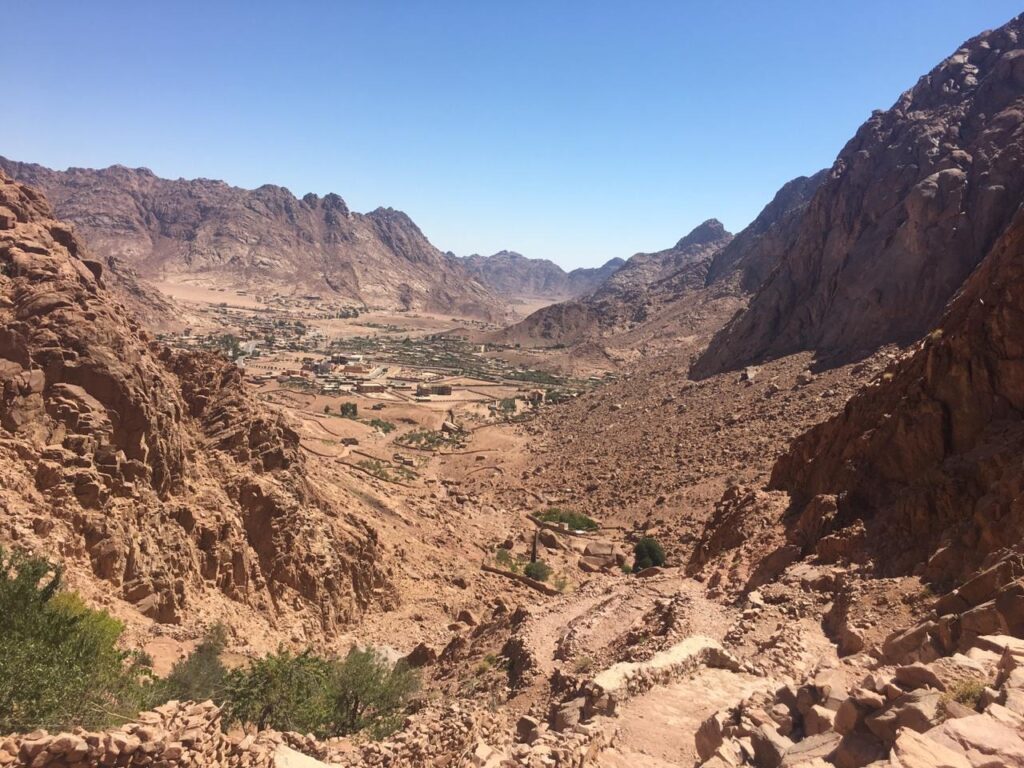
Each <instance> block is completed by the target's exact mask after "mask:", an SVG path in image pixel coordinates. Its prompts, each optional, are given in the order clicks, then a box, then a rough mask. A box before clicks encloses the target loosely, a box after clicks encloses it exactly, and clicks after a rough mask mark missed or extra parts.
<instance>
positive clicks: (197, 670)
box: [155, 623, 228, 703]
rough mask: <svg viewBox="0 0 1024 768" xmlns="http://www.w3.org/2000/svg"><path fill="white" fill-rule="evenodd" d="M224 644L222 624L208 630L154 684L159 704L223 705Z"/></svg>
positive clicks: (224, 636) (225, 669) (224, 633)
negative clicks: (204, 702)
mask: <svg viewBox="0 0 1024 768" xmlns="http://www.w3.org/2000/svg"><path fill="white" fill-rule="evenodd" d="M227 641H228V633H227V629H226V628H225V627H224V625H223V624H219V623H218V624H214V625H213V626H212V627H210V629H208V630H207V632H206V636H205V637H204V638H203V639H202V641H201V642H200V643H199V645H197V646H196V647H195V649H194V650H193V651H192V653H190V654H189V655H188V656H187V657H185V658H184V659H182V660H181V661H179V662H177V663H176V664H175V665H174V666H173V667H172V668H171V671H170V672H169V673H168V675H167V677H166V678H165V679H164V680H161V681H159V682H158V683H157V684H156V686H155V688H156V690H155V694H156V697H157V698H159V699H161V700H162V701H161V702H160V703H163V702H165V701H170V700H171V699H178V700H179V701H206V700H207V699H212V700H213V701H216V702H221V701H223V700H224V683H225V679H226V678H227V674H228V671H227V668H226V667H225V666H224V662H222V661H221V658H220V657H221V654H222V653H223V652H224V648H225V647H226V646H227Z"/></svg>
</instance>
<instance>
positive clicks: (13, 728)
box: [0, 549, 153, 733]
mask: <svg viewBox="0 0 1024 768" xmlns="http://www.w3.org/2000/svg"><path fill="white" fill-rule="evenodd" d="M61 577H62V571H61V569H60V568H57V567H54V566H52V565H51V564H50V563H48V562H46V561H45V560H42V559H40V558H35V557H30V556H28V555H25V554H21V553H18V552H13V553H12V552H5V551H4V550H2V549H0V733H14V732H22V733H24V732H28V731H31V730H34V729H36V728H48V729H50V730H56V729H67V728H71V727H74V726H82V727H85V728H101V727H105V726H108V725H113V724H117V723H121V722H126V721H127V720H129V719H130V718H131V717H133V716H134V715H135V714H136V713H137V712H138V711H139V709H141V708H142V707H143V706H145V704H146V703H147V700H148V698H149V696H150V693H151V688H152V680H153V676H152V671H151V669H150V662H149V659H148V658H147V657H145V656H144V655H143V654H140V653H134V652H130V651H123V650H121V649H120V648H118V641H119V639H120V637H121V633H122V632H123V630H124V627H123V626H122V624H121V623H120V622H119V621H117V620H116V619H114V618H113V617H111V616H110V615H109V614H108V613H106V612H105V611H95V610H92V609H91V608H88V607H86V605H85V604H84V603H83V602H82V600H81V599H80V598H79V597H78V596H77V595H75V594H73V593H71V592H65V591H63V590H62V579H61Z"/></svg>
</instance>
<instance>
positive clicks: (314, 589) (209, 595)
mask: <svg viewBox="0 0 1024 768" xmlns="http://www.w3.org/2000/svg"><path fill="white" fill-rule="evenodd" d="M0 461H2V463H3V466H4V469H5V471H4V473H3V475H2V476H0V487H2V490H3V493H2V496H0V507H2V509H3V515H2V516H0V538H2V540H3V541H5V542H12V543H14V544H15V545H17V546H19V547H23V548H28V549H33V550H35V551H40V552H49V553H53V555H59V556H60V557H61V559H62V561H63V562H65V563H66V564H67V565H68V567H69V569H70V574H69V576H70V577H71V580H72V583H73V584H74V585H75V586H76V587H77V588H79V589H80V590H81V591H82V592H83V593H84V594H86V595H87V596H90V597H94V598H95V599H96V601H97V602H99V603H101V604H103V605H107V606H110V607H111V608H112V609H113V610H114V611H115V613H120V614H123V615H124V616H125V617H126V618H128V619H129V620H132V618H133V617H136V618H139V619H142V618H148V619H151V620H154V621H157V622H160V623H163V624H169V625H188V624H194V623H195V622H197V621H198V622H202V623H204V624H205V623H206V622H208V621H209V620H210V619H211V618H213V617H215V616H217V615H218V614H220V615H222V616H223V618H224V619H225V620H226V621H228V622H229V623H230V622H231V620H232V619H236V620H244V621H247V622H251V624H250V625H251V626H252V627H253V631H254V633H259V632H260V631H261V630H262V631H264V632H269V633H271V634H279V633H280V632H281V631H282V629H283V630H284V631H285V632H288V633H294V634H295V636H296V637H308V638H310V639H312V638H315V637H317V636H323V634H324V633H326V632H331V631H334V630H336V629H337V627H339V626H342V625H344V624H347V623H348V622H351V621H352V620H353V619H354V618H355V617H357V616H358V615H360V614H361V613H362V612H363V611H364V610H366V609H367V608H368V607H370V606H371V605H386V604H387V603H388V601H389V600H390V597H389V594H390V593H389V589H388V575H387V573H386V571H385V570H384V569H383V568H382V567H381V564H380V561H379V557H378V555H377V553H376V537H375V533H374V531H373V529H372V528H371V527H370V526H369V525H368V524H367V522H366V518H364V517H360V516H359V514H357V513H358V511H359V510H360V505H359V503H358V502H357V501H355V500H353V499H337V498H329V497H327V496H326V495H325V494H324V493H323V492H322V491H320V490H318V487H317V484H315V483H313V482H311V479H310V477H309V474H308V467H307V465H306V462H305V460H304V457H303V456H302V455H301V453H300V452H299V449H298V439H297V436H296V434H295V433H294V431H293V430H292V429H291V428H290V427H289V426H288V424H287V423H286V422H285V420H283V419H282V417H281V416H280V415H279V414H277V413H271V412H268V411H267V410H265V409H264V408H263V407H262V406H261V405H259V404H258V403H257V402H256V401H255V400H254V399H253V398H252V397H251V395H249V393H247V392H246V390H245V389H244V386H243V383H242V379H241V373H240V371H238V369H236V368H235V367H234V366H233V365H231V364H230V363H228V362H226V361H225V360H222V359H219V358H217V357H214V356H211V355H204V354H196V355H193V354H179V353H173V352H171V351H170V350H168V349H166V348H162V347H161V346H160V345H158V344H156V343H154V342H153V341H152V340H151V339H150V337H149V336H148V334H147V332H146V331H145V330H143V329H142V328H141V327H140V325H139V324H138V322H137V321H136V320H135V319H133V318H132V317H131V316H130V315H129V314H128V313H127V312H126V311H125V310H124V308H123V307H122V306H121V305H120V304H119V302H118V299H117V296H116V295H115V294H114V293H112V291H111V290H110V289H108V288H107V286H106V284H105V281H104V268H103V265H102V264H101V263H100V262H99V261H96V260H94V259H93V258H92V257H91V256H90V255H89V253H88V252H87V251H86V250H85V248H84V246H83V245H82V244H81V242H80V241H79V240H78V239H77V238H76V236H75V235H74V234H72V232H71V230H70V229H69V228H68V227H67V226H66V225H65V224H62V223H59V222H57V221H55V220H54V218H53V214H52V212H51V211H50V208H49V205H48V203H47V202H46V201H45V199H44V198H42V197H41V196H40V195H39V194H38V193H37V192H35V191H33V190H31V189H30V188H28V187H25V186H23V185H20V184H16V183H14V182H11V181H9V180H8V179H6V178H5V177H2V176H0ZM243 617H244V618H243ZM258 628H261V629H258Z"/></svg>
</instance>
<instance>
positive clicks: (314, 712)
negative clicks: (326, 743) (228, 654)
mask: <svg viewBox="0 0 1024 768" xmlns="http://www.w3.org/2000/svg"><path fill="white" fill-rule="evenodd" d="M330 680H331V665H330V662H328V661H327V660H326V659H322V658H320V657H318V656H315V655H314V654H313V653H312V652H310V651H306V652H304V653H300V654H297V655H295V654H292V653H290V652H289V651H287V650H285V649H279V650H278V652H277V653H272V654H268V655H267V656H264V657H263V658H262V659H256V660H255V661H253V662H252V663H250V664H249V666H248V667H246V668H244V669H235V670H232V671H231V672H229V673H228V674H227V677H226V678H225V684H224V691H225V699H226V703H225V710H226V714H227V719H228V721H229V722H231V721H237V722H240V723H242V724H243V725H255V726H256V727H257V728H259V729H260V730H263V729H265V728H275V729H277V730H279V731H299V732H301V733H313V734H315V735H316V736H319V737H326V736H330V735H331V728H330V721H331V717H330V693H329V691H330Z"/></svg>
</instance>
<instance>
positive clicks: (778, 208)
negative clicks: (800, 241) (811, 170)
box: [705, 170, 828, 294]
mask: <svg viewBox="0 0 1024 768" xmlns="http://www.w3.org/2000/svg"><path fill="white" fill-rule="evenodd" d="M827 176H828V170H821V171H818V172H817V173H815V174H814V175H813V176H799V177H797V178H795V179H793V180H792V181H788V182H786V183H785V184H784V185H783V186H782V188H781V189H780V190H779V191H778V192H776V193H775V197H773V198H772V201H771V202H770V203H768V205H766V206H765V207H764V208H763V209H762V210H761V212H760V213H759V214H758V215H757V218H756V219H754V220H753V221H752V222H751V223H750V224H749V225H748V226H747V227H746V228H744V230H743V231H742V232H740V233H739V234H738V235H736V237H735V238H733V240H732V242H730V243H729V244H728V245H727V246H726V247H725V248H723V249H722V250H721V251H719V252H718V253H716V254H715V256H714V258H713V259H712V261H711V264H710V265H709V266H708V271H707V276H706V278H705V286H706V287H711V286H715V285H717V284H719V283H727V282H731V283H732V284H733V285H734V286H735V287H736V288H738V290H739V291H740V292H742V293H746V294H751V293H753V292H754V291H756V290H757V289H758V287H760V285H761V284H762V283H763V282H764V281H765V279H767V277H768V276H769V275H770V274H771V272H772V270H773V269H775V267H776V266H777V265H778V264H779V263H780V262H781V261H782V259H783V257H784V256H785V254H786V252H787V251H788V250H789V248H790V247H791V246H792V244H793V241H794V240H795V238H796V235H797V234H798V232H799V226H800V223H801V221H802V220H803V215H804V213H805V211H806V208H807V204H808V203H809V202H810V200H811V198H812V197H813V196H814V193H815V192H817V191H818V187H820V186H821V184H822V182H824V181H825V178H826V177H827Z"/></svg>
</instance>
